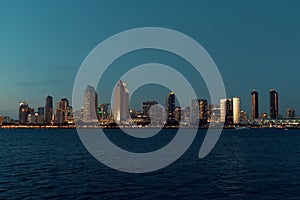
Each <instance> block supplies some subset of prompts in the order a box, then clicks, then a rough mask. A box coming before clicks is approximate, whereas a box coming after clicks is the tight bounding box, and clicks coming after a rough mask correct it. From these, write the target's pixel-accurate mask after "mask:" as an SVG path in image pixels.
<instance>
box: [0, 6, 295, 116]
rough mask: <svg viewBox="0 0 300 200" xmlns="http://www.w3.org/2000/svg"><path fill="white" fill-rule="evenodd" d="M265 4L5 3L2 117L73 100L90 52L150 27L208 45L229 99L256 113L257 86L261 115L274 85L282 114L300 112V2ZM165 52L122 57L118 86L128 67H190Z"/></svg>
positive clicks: (1, 51)
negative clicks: (23, 106) (296, 89)
mask: <svg viewBox="0 0 300 200" xmlns="http://www.w3.org/2000/svg"><path fill="white" fill-rule="evenodd" d="M257 3H258V5H259V6H257V4H256V3H253V2H252V3H245V2H244V3H240V2H235V1H226V2H218V3H217V4H216V3H215V2H198V1H191V2H190V3H186V4H184V6H183V5H182V3H179V2H174V1H164V2H161V1H151V2H148V3H145V2H140V1H133V2H131V4H129V3H126V2H120V1H112V2H109V3H108V2H95V4H93V5H92V4H87V3H85V2H73V3H72V4H71V5H70V4H69V3H67V2H51V3H50V2H35V3H33V4H28V3H26V2H19V6H16V5H15V4H14V3H13V2H10V1H7V2H4V3H3V4H2V6H1V8H0V11H1V12H0V19H1V24H2V30H3V31H1V33H0V42H1V44H2V45H1V47H0V66H1V71H2V73H1V75H0V92H1V94H2V95H1V97H0V102H1V104H0V113H1V115H4V116H12V117H13V118H17V116H18V112H17V111H16V109H15V107H16V106H17V105H19V102H20V101H25V102H27V103H29V104H30V105H31V106H32V107H36V108H37V107H39V106H42V105H43V104H42V105H40V102H43V101H44V98H45V96H47V95H51V96H53V97H54V98H55V99H53V101H54V102H57V101H59V100H60V98H61V97H66V98H67V99H70V100H71V98H70V97H71V96H72V94H71V93H72V86H73V82H74V78H75V76H76V73H77V70H78V69H79V66H80V64H81V63H82V61H83V60H84V58H85V57H86V55H87V54H88V53H89V52H90V51H91V50H92V49H93V48H94V47H95V46H96V45H97V44H99V43H100V42H101V41H103V40H105V39H106V38H108V37H110V36H112V35H114V34H117V33H119V32H121V31H125V30H128V29H130V28H136V27H144V26H157V27H167V28H171V29H174V30H177V31H180V32H182V33H185V34H187V35H189V36H190V37H192V38H193V39H195V40H196V41H197V42H199V43H200V44H202V45H203V46H204V47H205V49H206V50H207V51H208V53H209V54H210V55H211V57H212V58H213V60H214V61H215V62H216V64H217V66H218V68H219V70H220V72H221V75H222V76H223V79H224V83H225V87H226V90H227V96H235V95H237V94H238V95H239V97H240V98H241V99H243V102H242V105H243V107H244V110H245V111H246V112H247V113H248V114H249V113H251V99H250V98H249V92H248V91H251V90H252V89H253V88H255V89H256V90H257V91H258V92H259V93H260V96H259V97H260V102H261V103H260V108H259V109H260V113H265V112H269V100H268V99H269V96H268V91H269V89H270V88H276V90H277V92H278V93H280V105H279V110H280V113H281V114H284V110H285V109H286V108H288V107H292V108H294V109H295V110H300V105H299V103H298V102H300V95H299V94H297V93H296V94H294V93H293V88H292V87H290V85H297V80H298V74H299V73H300V68H299V63H300V58H299V56H297V52H299V46H300V39H299V37H298V36H299V34H300V28H299V26H298V19H299V18H300V13H299V12H298V9H297V8H298V7H299V4H300V2H296V1H293V2H289V3H287V4H283V3H281V2H280V1H274V2H272V4H270V3H267V2H260V1H257ZM216 5H217V6H216ZM111 10H114V11H115V12H109V11H111ZM153 10H155V13H153ZM66 13H68V14H67V15H66ZM78 13H81V15H78ZM131 13H135V15H132V14H131ZM266 13H268V14H266ZM136 16H140V17H138V18H137V17H136ZM170 16H173V17H170ZM61 19H63V20H61ZM25 38H26V39H25ZM158 53H160V52H158ZM158 53H157V54H158ZM157 54H155V53H152V52H151V56H153V57H151V56H149V55H148V54H138V56H139V57H138V58H136V57H135V56H132V57H130V56H129V57H128V59H125V60H126V62H125V61H124V60H122V59H120V62H116V63H115V67H117V69H119V71H118V70H117V72H116V70H111V71H113V72H115V74H114V73H112V72H110V74H109V77H110V78H111V80H113V81H116V80H117V79H118V78H119V77H118V76H120V75H122V73H123V72H124V71H122V70H123V68H122V66H124V70H127V69H128V68H129V67H132V66H134V65H135V64H136V63H137V64H140V63H145V62H149V61H152V62H153V61H154V62H156V61H157V62H162V63H165V64H169V65H170V66H174V68H177V69H184V68H185V67H186V64H185V63H183V62H180V61H178V60H176V59H174V58H173V57H171V56H166V55H165V54H163V55H162V56H160V55H157ZM121 69H122V70H121ZM25 74H26V75H25ZM191 81H192V82H196V83H198V84H199V85H197V86H196V87H198V88H197V90H198V91H200V92H201V94H200V95H198V96H201V97H203V98H207V97H209V95H208V92H207V89H206V88H205V84H204V83H203V81H201V80H198V79H193V80H191ZM197 81H198V82H197ZM112 87H113V86H112ZM110 89H111V88H109V89H108V90H107V91H100V92H101V93H100V92H99V91H98V92H99V95H101V98H103V99H102V100H101V102H108V100H109V98H110V96H111V93H110ZM150 92H151V93H152V94H155V92H154V91H150ZM207 99H209V98H207ZM159 101H163V99H159ZM70 103H72V102H70ZM135 106H136V107H140V105H139V104H138V103H136V105H135Z"/></svg>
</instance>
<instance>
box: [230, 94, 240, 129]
mask: <svg viewBox="0 0 300 200" xmlns="http://www.w3.org/2000/svg"><path fill="white" fill-rule="evenodd" d="M232 104H233V123H234V124H239V123H240V116H241V100H240V98H238V97H233V99H232Z"/></svg>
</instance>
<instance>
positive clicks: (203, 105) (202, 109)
mask: <svg viewBox="0 0 300 200" xmlns="http://www.w3.org/2000/svg"><path fill="white" fill-rule="evenodd" d="M198 102H199V119H200V123H201V125H203V124H206V123H207V120H208V105H207V100H206V99H198Z"/></svg>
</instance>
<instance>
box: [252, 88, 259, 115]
mask: <svg viewBox="0 0 300 200" xmlns="http://www.w3.org/2000/svg"><path fill="white" fill-rule="evenodd" d="M251 117H252V120H254V119H258V118H259V104H258V92H257V91H256V90H253V91H252V92H251Z"/></svg>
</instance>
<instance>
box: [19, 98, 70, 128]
mask: <svg viewBox="0 0 300 200" xmlns="http://www.w3.org/2000/svg"><path fill="white" fill-rule="evenodd" d="M72 113H73V112H72V107H71V106H70V105H69V101H68V99H66V98H62V99H61V100H59V101H58V102H57V104H56V110H54V108H53V97H52V96H47V97H46V102H45V106H41V107H38V109H37V111H36V110H35V109H34V108H31V107H29V105H28V103H26V102H20V104H19V121H18V122H19V124H20V125H67V124H73V123H74V120H73V114H72Z"/></svg>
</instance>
